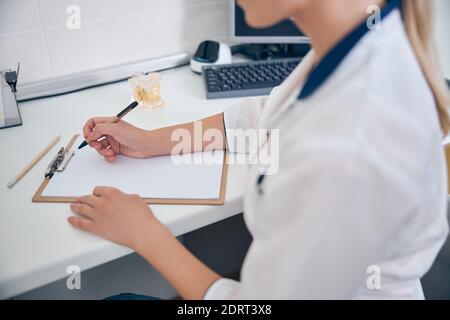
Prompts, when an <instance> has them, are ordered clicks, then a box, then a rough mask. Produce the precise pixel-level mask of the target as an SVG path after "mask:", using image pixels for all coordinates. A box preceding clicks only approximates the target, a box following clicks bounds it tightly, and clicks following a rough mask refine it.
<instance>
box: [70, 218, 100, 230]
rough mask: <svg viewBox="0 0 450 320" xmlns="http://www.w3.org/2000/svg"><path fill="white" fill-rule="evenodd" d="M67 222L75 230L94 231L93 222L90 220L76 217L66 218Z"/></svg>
mask: <svg viewBox="0 0 450 320" xmlns="http://www.w3.org/2000/svg"><path fill="white" fill-rule="evenodd" d="M67 221H68V222H69V223H70V224H71V225H72V226H73V227H75V228H77V229H80V230H84V231H88V232H93V231H94V222H93V221H92V220H91V219H86V218H78V217H68V218H67Z"/></svg>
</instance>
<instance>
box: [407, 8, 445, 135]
mask: <svg viewBox="0 0 450 320" xmlns="http://www.w3.org/2000/svg"><path fill="white" fill-rule="evenodd" d="M431 2H432V1H429V0H403V1H402V4H403V15H404V17H403V18H404V24H405V29H406V33H407V35H408V38H409V40H410V42H411V45H412V47H413V49H414V52H415V54H416V56H417V59H418V61H419V63H420V66H421V68H422V71H423V73H424V75H425V78H426V80H427V82H428V85H429V86H430V89H431V91H432V93H433V96H434V100H435V102H436V108H437V113H438V115H439V122H440V124H441V129H442V132H443V133H444V135H447V134H448V132H449V130H450V119H449V114H448V108H449V107H450V92H449V89H448V87H447V84H446V83H445V80H444V77H443V75H442V74H441V72H440V69H439V63H438V57H437V54H436V49H435V46H434V41H433V36H434V35H433V25H432V16H433V7H432V4H431Z"/></svg>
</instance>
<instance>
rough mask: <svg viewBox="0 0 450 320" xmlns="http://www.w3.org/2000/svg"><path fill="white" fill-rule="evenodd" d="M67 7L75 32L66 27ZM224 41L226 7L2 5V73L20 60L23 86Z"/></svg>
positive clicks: (3, 1) (38, 0) (219, 0)
mask: <svg viewBox="0 0 450 320" xmlns="http://www.w3.org/2000/svg"><path fill="white" fill-rule="evenodd" d="M71 5H76V6H78V8H79V9H80V18H81V25H80V29H72V30H70V29H69V28H68V27H67V25H66V24H67V21H68V19H70V18H71V17H72V16H73V11H71V12H69V13H67V9H68V8H69V6H71ZM70 21H73V20H70ZM228 36H229V7H228V0H0V69H3V68H11V67H15V66H16V65H17V62H18V61H21V63H22V65H21V79H22V81H29V80H37V79H39V78H48V77H52V76H60V75H65V74H70V73H73V72H79V71H84V70H91V69H95V68H101V67H107V66H111V65H117V64H122V63H127V62H131V61H137V60H142V59H148V58H152V57H158V56H163V55H168V54H172V53H179V52H183V51H190V52H192V51H193V50H194V49H195V48H196V46H197V45H198V43H199V42H200V41H202V40H205V39H216V40H223V39H227V38H228Z"/></svg>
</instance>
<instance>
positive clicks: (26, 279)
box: [0, 67, 247, 298]
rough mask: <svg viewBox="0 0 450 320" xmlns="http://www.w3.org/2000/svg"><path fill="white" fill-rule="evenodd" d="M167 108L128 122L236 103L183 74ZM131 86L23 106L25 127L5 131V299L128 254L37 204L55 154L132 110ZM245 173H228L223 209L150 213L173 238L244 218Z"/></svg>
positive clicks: (1, 212) (180, 117) (202, 113)
mask: <svg viewBox="0 0 450 320" xmlns="http://www.w3.org/2000/svg"><path fill="white" fill-rule="evenodd" d="M162 78H163V80H162V95H163V98H164V100H165V103H166V106H165V108H164V109H162V110H160V111H155V112H149V111H142V110H135V111H133V112H131V113H130V114H129V115H127V117H126V118H125V120H127V121H129V122H131V123H133V124H134V125H137V126H140V127H143V128H147V129H152V128H157V127H163V126H168V125H173V124H177V123H183V122H189V121H193V120H197V119H201V118H203V117H207V116H210V115H213V114H216V113H219V112H221V111H223V109H224V107H226V106H227V105H229V104H231V103H234V102H236V100H235V99H231V100H230V99H227V100H206V98H205V89H204V85H203V82H202V78H201V77H200V76H199V75H196V74H194V73H192V72H191V71H190V69H189V68H188V67H181V68H178V69H172V70H167V71H163V72H162ZM130 96H131V90H130V88H129V85H128V83H127V82H126V81H123V82H119V83H115V84H109V85H105V86H101V87H96V88H91V89H86V90H83V91H79V92H75V93H70V94H66V95H61V96H56V97H51V98H44V99H38V100H33V101H28V102H23V103H20V111H21V114H22V119H23V125H22V126H20V127H15V128H9V129H3V130H0V150H1V156H0V298H8V297H12V296H14V295H18V294H20V293H24V292H26V291H29V290H31V289H34V288H37V287H40V286H42V285H45V284H48V283H50V282H53V281H55V280H58V279H62V278H64V277H66V276H67V274H66V269H67V267H68V266H69V265H78V266H79V267H80V268H81V270H86V269H89V268H92V267H95V266H98V265H100V264H103V263H106V262H108V261H112V260H114V259H117V258H119V257H122V256H124V255H127V254H129V253H131V250H130V249H128V248H124V247H121V246H119V245H116V244H114V243H111V242H109V241H105V240H103V239H100V238H98V237H95V236H93V235H90V234H87V233H85V232H82V231H78V230H75V229H74V228H72V227H71V226H69V224H68V223H67V221H66V218H67V217H68V216H69V215H71V214H72V213H71V211H70V209H69V205H68V204H44V203H32V202H31V198H32V196H33V194H34V192H35V191H36V189H37V188H38V186H39V185H40V183H41V182H42V179H43V172H44V169H45V168H46V166H47V165H48V163H49V162H50V161H51V159H52V158H53V156H54V155H55V154H56V152H57V150H58V149H59V148H60V147H61V146H63V145H66V144H67V142H68V140H69V139H70V137H71V136H72V135H73V134H74V133H77V132H80V131H81V128H82V125H83V123H84V122H85V121H86V120H87V119H88V118H89V117H91V116H97V115H108V116H110V115H113V114H116V113H117V112H118V111H120V110H121V109H122V108H123V107H124V106H126V105H128V103H129V102H130ZM58 134H62V135H63V138H62V139H61V141H60V142H59V143H58V145H57V146H55V147H54V148H53V149H52V150H51V151H50V152H49V153H48V154H47V155H46V156H45V157H44V158H43V159H42V160H41V161H40V162H39V163H38V164H37V165H36V166H35V167H34V168H33V169H32V170H31V171H30V172H29V173H28V174H27V175H26V176H25V177H24V178H23V179H22V180H21V181H19V182H18V183H17V185H16V186H15V187H14V188H13V189H7V187H6V185H7V183H8V182H9V181H10V179H12V178H13V177H14V176H15V175H16V174H17V173H18V172H19V171H20V170H21V169H22V168H23V167H24V166H25V165H26V164H27V163H29V162H30V161H31V160H32V159H33V158H34V157H35V156H36V154H37V153H38V152H39V151H40V150H41V149H42V148H43V147H44V146H45V145H47V144H48V143H49V142H50V140H52V139H53V138H54V137H55V136H56V135H58ZM246 173H247V166H246V165H230V166H229V170H228V184H227V190H226V203H225V205H223V206H168V205H153V206H151V207H152V209H153V211H154V213H155V215H156V216H157V217H158V218H159V219H160V220H161V221H162V222H163V223H164V224H165V225H167V226H168V228H169V229H170V230H171V231H172V232H173V234H175V235H176V236H178V235H182V234H184V233H187V232H190V231H192V230H195V229H199V228H201V227H204V226H206V225H209V224H212V223H214V222H217V221H220V220H223V219H225V218H228V217H230V216H233V215H235V214H238V213H240V212H242V211H243V203H242V195H243V188H244V182H245V178H246Z"/></svg>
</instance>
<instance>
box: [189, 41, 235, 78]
mask: <svg viewBox="0 0 450 320" xmlns="http://www.w3.org/2000/svg"><path fill="white" fill-rule="evenodd" d="M228 63H231V49H230V47H229V46H228V45H226V44H224V43H219V42H216V41H210V40H207V41H203V42H202V43H200V45H199V47H198V49H197V51H196V52H195V54H194V56H193V57H192V59H191V69H192V71H194V72H196V73H202V68H203V67H205V66H212V65H219V64H228Z"/></svg>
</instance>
